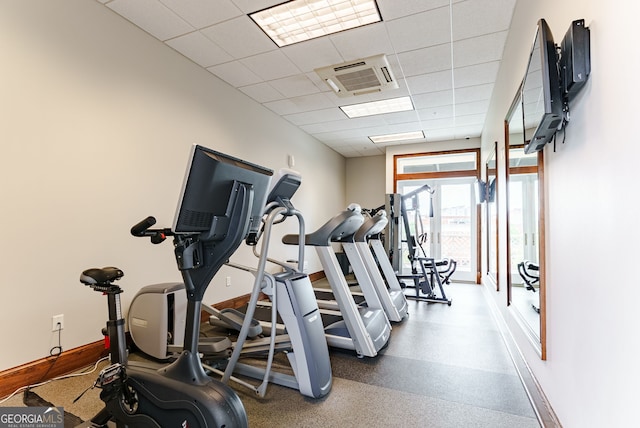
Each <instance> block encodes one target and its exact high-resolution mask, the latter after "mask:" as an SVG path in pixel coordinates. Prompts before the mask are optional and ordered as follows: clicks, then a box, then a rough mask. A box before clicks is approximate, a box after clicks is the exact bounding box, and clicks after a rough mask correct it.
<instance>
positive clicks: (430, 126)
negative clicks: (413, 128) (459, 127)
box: [422, 117, 455, 133]
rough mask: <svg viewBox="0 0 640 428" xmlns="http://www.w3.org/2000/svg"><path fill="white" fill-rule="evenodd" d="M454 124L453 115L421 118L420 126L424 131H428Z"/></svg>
mask: <svg viewBox="0 0 640 428" xmlns="http://www.w3.org/2000/svg"><path fill="white" fill-rule="evenodd" d="M454 125H455V120H454V118H453V117H444V118H442V119H433V120H423V121H422V126H423V127H424V128H423V129H424V130H425V131H428V132H429V133H430V132H431V131H433V130H434V129H445V128H453V127H454Z"/></svg>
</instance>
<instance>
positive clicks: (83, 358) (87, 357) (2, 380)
mask: <svg viewBox="0 0 640 428" xmlns="http://www.w3.org/2000/svg"><path fill="white" fill-rule="evenodd" d="M324 277H325V274H324V272H316V273H312V274H310V275H309V278H310V279H311V281H317V280H318V279H322V278H324ZM249 298H250V295H249V294H246V295H244V296H239V297H234V298H233V299H229V300H225V301H224V302H219V303H216V304H214V305H213V307H214V308H216V309H224V308H233V309H237V308H240V307H242V306H244V305H246V304H247V303H248V302H249ZM260 298H261V299H266V298H267V296H265V295H261V296H260ZM201 319H202V321H203V322H204V321H205V320H208V319H209V314H207V313H205V312H203V313H202V317H201ZM107 355H109V351H108V350H106V349H105V348H104V341H102V340H99V341H97V342H93V343H89V344H87V345H83V346H79V347H77V348H73V349H70V350H68V351H65V352H63V353H62V354H60V355H59V356H57V357H56V356H54V357H47V358H42V359H40V360H36V361H32V362H30V363H26V364H23V365H21V366H18V367H14V368H11V369H8V370H4V371H2V372H0V398H2V397H6V396H7V395H9V394H11V393H12V392H14V391H16V390H17V389H19V388H22V387H25V386H27V385H33V384H35V383H39V382H44V381H46V380H49V379H53V378H55V377H58V376H62V375H65V374H68V373H73V372H75V371H77V370H79V369H81V368H83V367H87V366H90V365H91V364H94V363H95V362H96V361H98V360H99V359H100V358H102V357H106V356H107Z"/></svg>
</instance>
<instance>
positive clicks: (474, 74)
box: [453, 61, 500, 88]
mask: <svg viewBox="0 0 640 428" xmlns="http://www.w3.org/2000/svg"><path fill="white" fill-rule="evenodd" d="M499 67H500V62H499V61H493V62H488V63H486V64H478V65H472V66H469V67H461V68H456V69H454V70H453V76H454V79H455V82H456V87H458V88H460V87H465V86H475V85H482V84H485V83H493V82H495V80H496V75H497V74H498V68H499Z"/></svg>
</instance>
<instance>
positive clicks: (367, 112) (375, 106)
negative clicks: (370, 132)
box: [340, 97, 413, 119]
mask: <svg viewBox="0 0 640 428" xmlns="http://www.w3.org/2000/svg"><path fill="white" fill-rule="evenodd" d="M340 109H341V110H342V111H343V112H344V113H345V114H346V115H347V116H349V118H350V119H353V118H354V117H362V116H372V115H374V114H384V113H395V112H398V111H409V110H413V103H412V102H411V98H410V97H399V98H390V99H387V100H380V101H371V102H368V103H361V104H352V105H349V106H342V107H340Z"/></svg>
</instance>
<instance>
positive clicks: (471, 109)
mask: <svg viewBox="0 0 640 428" xmlns="http://www.w3.org/2000/svg"><path fill="white" fill-rule="evenodd" d="M488 107H489V100H488V99H486V100H483V101H474V102H471V103H457V104H456V115H457V116H465V115H470V114H483V115H484V113H485V112H486V111H487V108H488Z"/></svg>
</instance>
